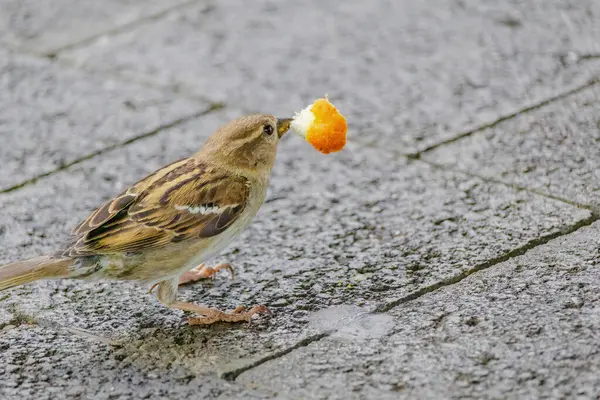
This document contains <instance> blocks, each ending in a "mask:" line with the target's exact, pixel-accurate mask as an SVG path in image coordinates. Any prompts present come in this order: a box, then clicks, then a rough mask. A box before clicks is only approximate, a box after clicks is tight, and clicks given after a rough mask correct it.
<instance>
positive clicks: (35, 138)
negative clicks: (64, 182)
mask: <svg viewBox="0 0 600 400" xmlns="http://www.w3.org/2000/svg"><path fill="white" fill-rule="evenodd" d="M208 107H209V104H208V103H205V102H201V101H193V100H185V99H181V98H177V97H174V96H173V95H169V94H166V93H164V92H161V91H159V90H153V89H149V88H147V87H144V86H140V85H135V84H130V83H125V82H123V81H118V80H114V79H111V78H107V77H105V76H103V77H100V76H94V75H92V76H90V75H89V74H83V73H80V72H77V71H75V70H69V69H64V68H60V67H59V66H57V65H55V64H53V63H50V62H48V61H44V60H40V59H37V58H34V57H28V56H24V55H20V54H16V53H12V52H7V51H3V50H0V137H2V146H0V160H1V161H2V174H0V190H2V189H7V188H9V187H11V186H13V185H16V184H19V183H21V182H23V181H25V180H27V179H29V178H32V177H34V176H37V175H39V174H42V173H45V172H48V171H52V170H55V169H57V168H60V167H61V166H62V165H65V164H68V163H70V162H71V161H73V160H75V159H77V158H79V157H83V156H85V155H87V154H89V153H91V152H94V151H97V150H101V149H103V148H105V147H107V146H111V145H114V144H116V143H120V142H121V141H124V140H126V139H130V138H132V137H135V136H137V135H140V134H143V133H146V132H150V131H152V130H153V129H156V128H158V127H159V126H161V125H162V124H166V123H169V122H171V121H174V120H176V119H178V118H181V117H184V116H187V115H190V114H193V113H194V112H198V111H201V110H205V109H207V108H208Z"/></svg>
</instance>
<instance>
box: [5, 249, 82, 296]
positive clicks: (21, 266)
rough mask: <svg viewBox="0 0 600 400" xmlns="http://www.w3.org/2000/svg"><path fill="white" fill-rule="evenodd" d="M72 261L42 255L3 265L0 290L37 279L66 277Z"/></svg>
mask: <svg viewBox="0 0 600 400" xmlns="http://www.w3.org/2000/svg"><path fill="white" fill-rule="evenodd" d="M72 263H73V260H71V259H69V258H51V257H48V256H42V257H36V258H31V259H29V260H24V261H18V262H16V263H12V264H7V265H3V266H1V267H0V291H2V290H5V289H9V288H11V287H13V286H19V285H24V284H26V283H29V282H33V281H37V280H39V279H52V278H65V277H68V276H69V266H70V265H71V264H72Z"/></svg>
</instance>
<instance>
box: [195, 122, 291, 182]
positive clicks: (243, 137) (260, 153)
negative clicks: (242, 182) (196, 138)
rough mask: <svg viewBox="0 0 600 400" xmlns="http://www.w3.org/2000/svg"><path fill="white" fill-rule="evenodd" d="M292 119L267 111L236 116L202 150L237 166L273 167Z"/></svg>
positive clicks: (217, 159) (206, 154)
mask: <svg viewBox="0 0 600 400" xmlns="http://www.w3.org/2000/svg"><path fill="white" fill-rule="evenodd" d="M291 121H292V120H291V119H290V118H281V119H278V118H275V117H274V116H272V115H265V114H258V115H250V116H247V117H242V118H237V119H234V120H233V121H231V122H229V123H228V124H226V125H224V126H222V127H220V128H219V129H217V131H216V132H215V133H213V135H212V136H211V137H210V138H209V139H208V140H207V142H206V144H205V145H204V147H203V148H202V150H201V151H200V154H202V155H203V156H204V157H209V158H210V159H212V160H213V161H215V162H218V163H219V164H222V165H225V166H228V167H230V168H234V169H242V170H248V171H256V172H264V171H270V170H271V168H272V167H273V164H274V163H275V156H276V153H277V145H278V143H279V139H281V137H282V136H283V135H284V134H285V133H286V132H287V131H288V130H289V128H290V124H291Z"/></svg>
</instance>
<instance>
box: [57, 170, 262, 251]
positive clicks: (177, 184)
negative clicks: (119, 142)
mask: <svg viewBox="0 0 600 400" xmlns="http://www.w3.org/2000/svg"><path fill="white" fill-rule="evenodd" d="M249 190H250V185H249V182H248V180H247V179H246V178H244V177H240V176H237V175H232V174H230V173H228V172H226V171H223V170H221V169H219V168H216V167H210V166H208V165H205V164H201V163H198V162H197V161H196V160H194V159H186V160H181V161H178V162H175V163H173V164H171V165H169V166H167V167H164V168H163V169H160V170H158V171H157V172H155V173H154V174H152V175H150V176H148V177H146V178H144V179H143V180H141V181H140V182H138V183H136V184H135V185H133V186H132V187H131V188H129V189H128V190H127V191H125V192H124V193H122V194H120V195H119V196H117V197H115V198H114V199H113V200H111V201H109V202H107V203H106V204H104V205H103V206H102V207H100V208H98V209H97V210H96V211H94V212H93V213H92V214H91V215H90V216H89V217H88V218H87V219H86V220H85V221H83V222H82V223H81V224H80V225H79V226H78V227H77V228H75V229H74V231H73V234H74V237H75V240H74V243H73V245H72V246H70V248H69V249H68V250H67V253H68V254H69V255H71V256H82V255H94V254H110V253H116V252H123V251H130V252H136V251H140V250H143V249H147V248H152V247H160V246H164V245H167V244H169V243H173V242H179V241H182V240H186V239H191V238H207V237H211V236H215V235H218V234H219V233H221V232H223V231H224V230H225V229H226V228H227V227H229V226H230V225H231V224H232V223H233V222H234V221H235V219H236V218H237V217H238V216H239V215H240V214H241V213H242V211H243V210H244V207H245V206H246V202H247V200H248V196H249Z"/></svg>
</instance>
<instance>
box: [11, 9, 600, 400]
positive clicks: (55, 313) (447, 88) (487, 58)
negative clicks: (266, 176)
mask: <svg viewBox="0 0 600 400" xmlns="http://www.w3.org/2000/svg"><path fill="white" fill-rule="evenodd" d="M0 9H2V10H3V13H2V14H3V15H2V16H0V88H1V90H0V135H1V136H2V138H3V142H2V146H1V147H0V163H1V165H2V167H1V171H2V174H0V209H2V216H1V217H0V263H4V262H9V261H13V260H16V259H20V258H25V257H28V256H33V255H36V254H40V253H43V252H46V251H50V250H52V249H54V248H55V247H56V246H58V245H59V244H60V243H61V241H62V240H64V239H65V238H66V236H67V234H68V232H69V230H70V229H71V227H73V226H74V225H75V224H76V223H77V222H79V221H80V220H81V218H83V217H85V216H86V215H87V214H88V213H89V212H90V211H91V210H92V209H93V208H94V207H95V206H97V205H98V204H99V203H101V202H102V201H104V200H106V199H108V198H110V197H111V196H113V195H114V194H116V193H118V192H119V191H120V190H122V189H123V188H124V187H125V186H126V185H128V184H130V183H132V182H134V181H135V180H137V179H139V178H140V177H142V176H144V175H145V174H147V173H149V172H151V171H153V170H155V169H156V168H158V167H160V166H162V165H164V164H166V163H168V162H170V161H173V160H175V159H177V158H179V157H183V156H186V155H189V154H191V153H193V152H194V151H196V150H197V149H198V148H199V146H200V145H201V144H202V142H203V140H204V139H205V138H206V137H207V136H208V135H209V134H210V133H211V132H212V131H213V130H214V129H215V128H216V127H218V126H219V125H220V124H222V123H223V122H225V121H227V120H228V119H231V118H233V117H236V116H239V115H243V114H246V113H248V112H253V111H264V112H271V113H274V114H277V115H280V116H283V115H289V114H291V113H292V112H293V111H295V110H298V109H300V108H302V107H303V106H305V104H307V103H309V102H310V101H312V100H313V99H314V98H316V97H319V96H322V95H323V94H325V93H327V94H329V96H330V98H331V100H332V101H333V102H334V104H336V105H337V106H339V108H340V109H341V110H342V111H343V112H344V113H345V114H346V116H347V118H348V121H349V124H350V131H349V144H348V146H347V148H346V149H345V150H344V151H342V152H340V153H337V154H334V155H329V156H323V155H321V154H319V153H317V152H315V151H314V150H313V149H312V148H311V147H310V146H309V145H308V144H306V143H304V142H303V141H302V140H301V139H300V138H298V137H294V136H291V135H290V136H289V137H287V138H286V139H285V140H284V141H283V143H282V144H281V147H280V151H279V155H278V161H277V165H276V168H275V171H274V174H273V179H272V186H271V189H270V192H269V197H268V201H267V203H266V204H265V205H264V207H263V208H262V210H261V212H260V213H259V215H258V216H257V219H256V221H255V222H254V223H253V224H252V226H251V227H250V228H249V229H248V230H246V231H245V232H244V234H243V235H242V237H241V238H240V239H239V240H237V241H236V242H235V243H234V244H232V245H231V246H230V247H229V248H228V249H227V250H225V251H224V253H223V254H221V255H220V256H219V257H218V259H216V260H215V262H219V261H227V262H231V263H232V264H234V266H235V268H236V272H237V275H238V276H237V278H236V279H235V280H233V281H230V280H228V279H227V278H226V277H219V278H218V279H217V280H216V281H214V282H206V283H204V282H201V283H198V284H196V285H193V286H189V287H186V288H185V289H183V290H182V291H181V296H182V298H184V299H186V300H189V301H195V302H203V303H206V304H210V305H211V306H217V307H222V308H229V309H231V308H233V307H235V306H236V305H238V304H247V305H251V304H255V303H264V304H267V305H269V306H271V309H272V310H273V312H274V315H273V317H272V318H271V319H265V318H262V319H259V320H257V321H254V322H253V323H252V324H251V325H250V326H245V325H236V326H229V325H217V326H213V327H206V328H203V327H188V326H186V325H185V319H184V317H183V314H182V313H179V312H176V311H171V310H168V309H165V308H164V307H162V306H161V305H160V304H158V302H157V301H156V300H155V299H154V298H153V297H152V296H150V295H147V294H146V292H147V288H143V287H137V286H135V285H132V284H125V283H114V282H100V283H82V282H67V281H64V282H39V283H35V284H31V285H27V286H24V287H21V288H16V289H13V290H10V291H7V292H3V293H1V294H0V350H1V352H0V361H1V362H0V375H1V376H2V379H1V380H0V396H1V397H3V398H9V399H12V398H15V399H16V398H42V399H43V398H49V399H50V398H52V399H56V398H97V399H105V398H152V399H159V398H168V399H186V398H198V397H201V398H292V399H296V398H458V397H461V398H464V397H473V398H524V397H531V398H541V397H544V398H565V397H568V398H576V397H579V398H597V396H598V395H600V379H599V378H598V376H599V374H600V366H599V364H600V354H599V353H598V350H597V343H598V334H597V332H598V328H599V325H600V298H599V297H598V293H600V291H599V290H598V282H599V277H600V272H599V271H600V270H599V265H600V253H598V244H599V237H600V236H599V233H598V223H597V222H596V221H597V220H598V217H599V216H600V214H599V209H598V207H599V200H598V198H600V197H599V195H600V189H599V186H598V182H600V176H599V175H598V171H600V168H599V165H598V162H599V160H600V142H599V141H598V140H599V137H600V125H599V124H598V121H599V120H600V117H599V116H600V86H599V85H600V84H599V83H598V79H599V78H600V44H599V42H598V41H597V38H598V37H600V5H599V4H598V3H597V2H595V1H592V0H589V1H583V2H582V1H559V0H556V1H547V0H544V1H542V0H531V1H527V2H523V3H519V4H512V3H510V4H504V3H502V4H497V3H496V2H492V1H485V0H462V1H455V2H446V1H437V0H428V1H423V2H411V1H408V0H407V1H376V2H364V1H358V0H356V1H346V2H335V1H323V0H321V1H318V2H317V1H312V0H307V1H303V2H298V1H296V2H292V1H274V0H271V1H267V0H261V1H257V2H253V3H252V6H249V5H248V2H243V1H237V0H227V1H222V2H211V1H205V0H197V1H189V2H184V1H170V2H155V1H153V2H142V1H130V2H126V3H123V2H118V1H109V2H104V3H103V6H102V7H98V5H97V3H96V2H91V1H74V0H64V1H60V2H54V3H52V5H46V6H39V5H38V3H37V2H33V1H31V2H28V1H25V2H23V1H13V0H0Z"/></svg>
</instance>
